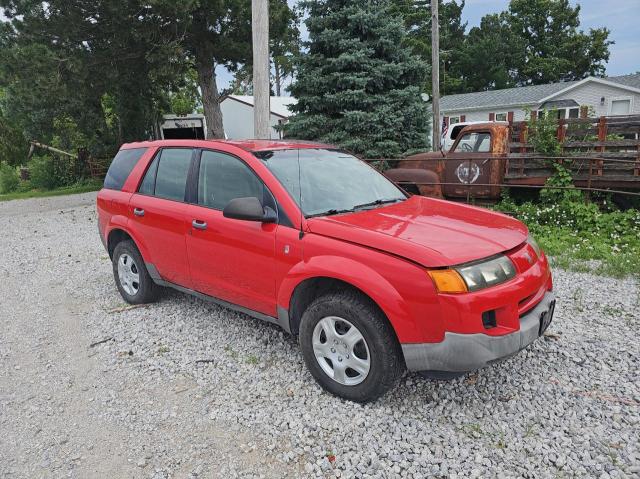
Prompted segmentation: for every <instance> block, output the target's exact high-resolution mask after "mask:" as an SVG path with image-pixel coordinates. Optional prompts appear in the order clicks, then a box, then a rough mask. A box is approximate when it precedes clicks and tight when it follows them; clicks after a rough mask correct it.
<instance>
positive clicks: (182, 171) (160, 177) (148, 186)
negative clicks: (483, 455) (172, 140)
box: [138, 148, 193, 201]
mask: <svg viewBox="0 0 640 479" xmlns="http://www.w3.org/2000/svg"><path fill="white" fill-rule="evenodd" d="M192 154H193V150H191V149H190V148H165V149H163V150H162V151H161V152H160V154H159V155H157V156H156V158H155V159H154V160H153V162H152V163H151V165H150V166H149V169H148V170H147V173H146V174H145V176H144V179H143V180H142V183H141V184H140V188H139V189H138V192H139V193H142V194H144V195H151V196H157V197H159V198H166V199H168V200H175V201H184V195H185V190H186V187H187V176H188V175H189V167H190V166H191V156H192Z"/></svg>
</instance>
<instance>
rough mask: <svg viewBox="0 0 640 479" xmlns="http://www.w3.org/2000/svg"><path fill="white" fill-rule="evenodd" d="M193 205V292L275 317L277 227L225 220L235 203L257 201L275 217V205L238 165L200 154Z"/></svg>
mask: <svg viewBox="0 0 640 479" xmlns="http://www.w3.org/2000/svg"><path fill="white" fill-rule="evenodd" d="M198 163H199V167H198V170H199V172H198V175H197V182H195V181H194V187H195V189H196V195H195V198H194V200H195V203H196V204H193V205H190V206H189V207H188V215H187V218H188V220H189V225H188V227H189V234H188V235H187V251H188V255H189V264H190V268H191V277H192V280H193V288H194V289H195V290H196V291H200V292H201V293H205V294H208V295H210V296H214V297H216V298H219V299H223V300H225V301H228V302H230V303H233V304H236V305H240V306H243V307H245V308H248V309H251V310H253V311H258V312H260V313H263V314H267V315H269V316H275V315H276V295H275V283H276V277H275V274H276V267H275V259H274V257H275V244H276V243H275V242H276V230H277V228H278V225H277V224H275V223H261V222H259V221H243V220H236V219H230V218H225V217H224V216H223V214H222V210H223V209H224V207H225V206H226V205H227V203H228V202H229V201H231V200H232V199H234V198H245V197H251V196H253V197H256V198H258V199H259V200H260V201H261V202H262V204H263V205H265V206H270V207H272V208H273V209H274V210H276V211H277V206H276V203H275V199H274V198H273V196H272V195H271V192H270V191H269V190H268V188H267V187H266V186H265V185H264V183H263V182H262V180H261V179H260V178H259V177H258V176H257V175H256V173H255V172H254V171H253V170H252V169H251V168H250V167H249V166H248V165H247V164H246V163H245V162H244V161H242V160H241V159H239V158H237V157H235V156H233V155H230V154H227V153H223V152H219V151H213V150H202V153H201V157H200V160H199V162H198Z"/></svg>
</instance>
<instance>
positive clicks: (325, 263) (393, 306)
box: [277, 255, 420, 342]
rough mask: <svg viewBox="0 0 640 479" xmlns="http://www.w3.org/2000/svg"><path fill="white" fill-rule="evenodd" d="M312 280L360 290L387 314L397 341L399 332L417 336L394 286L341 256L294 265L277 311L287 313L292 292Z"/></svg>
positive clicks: (286, 279)
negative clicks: (410, 331) (329, 281)
mask: <svg viewBox="0 0 640 479" xmlns="http://www.w3.org/2000/svg"><path fill="white" fill-rule="evenodd" d="M346 271H348V273H346ZM313 278H331V279H336V280H339V281H343V282H345V283H347V284H349V285H351V286H353V287H355V288H357V289H359V290H360V291H362V292H363V293H364V294H366V295H367V296H368V297H369V298H371V300H372V301H374V302H375V303H376V305H377V306H378V307H379V308H380V309H381V310H382V312H383V313H384V314H385V315H386V317H387V318H388V320H389V322H390V323H391V326H392V327H393V329H394V331H395V332H396V336H397V337H398V340H399V341H400V342H402V339H403V338H402V336H400V335H399V334H398V331H407V330H413V331H414V335H415V334H420V332H419V331H418V328H417V327H416V324H415V322H414V320H413V319H412V317H411V312H410V309H409V307H408V306H407V304H406V302H405V300H404V299H403V298H402V296H401V295H400V293H398V291H397V290H396V289H395V287H394V286H393V285H391V283H389V281H387V280H386V279H385V278H384V277H383V276H381V275H380V274H379V273H378V272H377V271H375V270H374V269H372V268H370V267H369V266H367V265H365V264H363V263H360V262H358V261H355V260H352V259H349V258H345V257H342V256H333V255H326V256H315V257H313V258H311V259H310V260H309V261H306V262H300V263H297V264H296V265H294V266H293V267H292V268H291V269H290V270H289V272H288V274H287V276H286V277H285V278H284V280H283V281H282V283H281V285H280V288H279V290H278V302H277V303H278V309H279V310H285V311H287V312H288V311H289V308H290V305H291V304H290V303H291V298H292V297H293V294H294V292H295V289H296V288H297V287H298V286H299V285H300V284H302V283H303V282H304V281H305V280H308V279H313ZM289 320H291V318H289Z"/></svg>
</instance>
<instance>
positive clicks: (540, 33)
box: [508, 0, 613, 85]
mask: <svg viewBox="0 0 640 479" xmlns="http://www.w3.org/2000/svg"><path fill="white" fill-rule="evenodd" d="M508 21H509V25H510V28H511V31H512V32H513V34H514V35H517V36H519V37H520V38H521V39H522V40H523V42H524V44H525V55H524V62H523V63H521V64H520V65H518V72H517V76H516V80H517V82H518V84H519V85H523V84H543V83H550V82H557V81H567V80H579V79H582V78H585V77H586V76H589V75H596V76H604V72H605V65H604V63H605V62H606V61H607V60H609V45H611V44H612V43H613V42H611V41H610V40H608V37H609V33H610V32H609V30H608V29H606V28H597V29H591V30H589V33H588V34H587V33H584V32H582V31H578V27H579V26H580V5H576V6H575V7H572V6H571V5H570V4H569V0H533V1H532V0H511V3H510V4H509V13H508Z"/></svg>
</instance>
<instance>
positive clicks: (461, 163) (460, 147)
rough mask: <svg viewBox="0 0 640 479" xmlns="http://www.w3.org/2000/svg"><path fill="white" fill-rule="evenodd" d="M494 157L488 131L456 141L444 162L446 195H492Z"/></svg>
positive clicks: (474, 133) (465, 135) (467, 135)
mask: <svg viewBox="0 0 640 479" xmlns="http://www.w3.org/2000/svg"><path fill="white" fill-rule="evenodd" d="M493 157H494V155H493V154H492V153H491V133H490V132H489V131H473V132H469V133H465V134H464V135H463V136H462V137H460V138H459V139H457V142H456V143H455V144H454V146H453V148H452V149H451V151H450V152H449V153H447V157H446V160H445V170H444V183H445V185H444V188H443V191H444V194H445V196H446V197H466V196H467V194H469V195H471V196H473V197H485V196H490V194H491V187H490V186H488V185H489V184H490V183H491V181H490V180H491V171H492V167H493V161H492V158H493Z"/></svg>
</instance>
